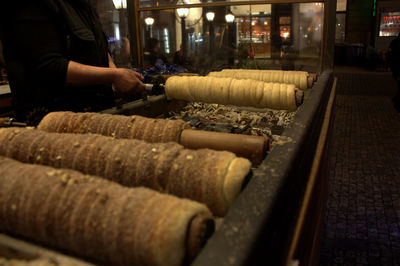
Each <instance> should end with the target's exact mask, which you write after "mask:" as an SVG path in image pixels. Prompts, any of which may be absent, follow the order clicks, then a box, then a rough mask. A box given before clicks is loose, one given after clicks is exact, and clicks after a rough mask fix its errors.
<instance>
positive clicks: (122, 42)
mask: <svg viewBox="0 0 400 266" xmlns="http://www.w3.org/2000/svg"><path fill="white" fill-rule="evenodd" d="M117 7H119V6H117ZM97 10H98V13H99V16H100V21H101V23H102V26H103V30H104V32H105V34H106V35H107V37H108V42H109V49H110V54H111V57H112V59H113V61H114V63H115V64H116V65H117V66H118V67H130V65H131V58H130V41H129V37H130V36H129V34H128V33H129V30H128V13H127V9H126V6H122V7H120V8H116V6H115V5H114V3H113V1H109V0H98V1H97Z"/></svg>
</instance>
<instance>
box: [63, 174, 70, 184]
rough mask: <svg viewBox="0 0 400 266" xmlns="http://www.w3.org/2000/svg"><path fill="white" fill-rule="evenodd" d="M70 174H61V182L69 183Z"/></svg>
mask: <svg viewBox="0 0 400 266" xmlns="http://www.w3.org/2000/svg"><path fill="white" fill-rule="evenodd" d="M68 179H69V175H68V174H63V175H62V176H61V182H63V183H64V184H66V183H68V182H69V180H68Z"/></svg>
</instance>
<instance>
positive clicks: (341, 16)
mask: <svg viewBox="0 0 400 266" xmlns="http://www.w3.org/2000/svg"><path fill="white" fill-rule="evenodd" d="M345 34H346V13H337V14H336V31H335V42H336V43H344V40H345V37H346V35H345Z"/></svg>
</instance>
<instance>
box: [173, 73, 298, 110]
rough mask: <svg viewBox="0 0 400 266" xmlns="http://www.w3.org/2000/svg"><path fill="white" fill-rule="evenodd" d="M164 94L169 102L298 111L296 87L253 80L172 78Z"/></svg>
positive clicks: (209, 77)
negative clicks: (174, 100) (182, 101)
mask: <svg viewBox="0 0 400 266" xmlns="http://www.w3.org/2000/svg"><path fill="white" fill-rule="evenodd" d="M165 93H166V96H167V98H168V99H177V100H185V101H191V102H193V101H195V102H204V103H218V104H232V105H237V106H251V107H258V108H271V109H278V110H289V111H295V110H296V109H297V104H296V88H295V85H293V84H283V83H271V82H270V83H266V82H263V81H257V80H253V79H236V77H235V78H231V77H226V78H217V77H212V76H208V77H196V76H173V77H170V78H168V80H167V82H166V83H165Z"/></svg>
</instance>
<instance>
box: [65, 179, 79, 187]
mask: <svg viewBox="0 0 400 266" xmlns="http://www.w3.org/2000/svg"><path fill="white" fill-rule="evenodd" d="M76 183H77V182H76V180H75V179H73V178H71V179H69V180H68V183H67V185H68V186H70V185H73V184H76Z"/></svg>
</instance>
